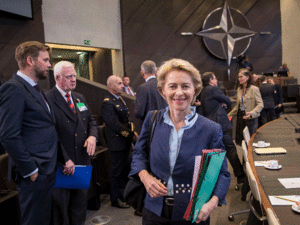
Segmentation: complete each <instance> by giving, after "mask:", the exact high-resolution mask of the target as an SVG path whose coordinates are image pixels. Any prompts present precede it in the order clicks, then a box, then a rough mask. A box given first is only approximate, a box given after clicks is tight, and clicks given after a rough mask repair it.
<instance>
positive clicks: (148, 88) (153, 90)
mask: <svg viewBox="0 0 300 225" xmlns="http://www.w3.org/2000/svg"><path fill="white" fill-rule="evenodd" d="M141 75H142V76H143V78H144V80H145V83H143V84H141V85H140V86H139V87H138V90H137V92H136V101H135V107H134V115H135V117H136V118H138V119H140V127H142V125H143V122H144V120H145V118H146V116H147V113H148V112H149V111H151V110H156V109H163V108H165V107H166V106H167V103H166V101H165V99H164V98H163V97H162V96H161V95H160V94H159V92H158V90H157V79H156V65H155V63H154V62H153V61H150V60H147V61H145V62H143V63H142V65H141Z"/></svg>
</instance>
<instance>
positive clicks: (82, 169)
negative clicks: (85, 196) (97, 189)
mask: <svg viewBox="0 0 300 225" xmlns="http://www.w3.org/2000/svg"><path fill="white" fill-rule="evenodd" d="M92 169H93V167H92V166H75V172H74V174H73V175H69V176H66V175H65V174H64V173H63V167H57V171H56V182H55V185H54V188H66V189H89V187H90V182H91V175H92Z"/></svg>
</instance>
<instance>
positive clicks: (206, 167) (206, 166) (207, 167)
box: [184, 149, 226, 222]
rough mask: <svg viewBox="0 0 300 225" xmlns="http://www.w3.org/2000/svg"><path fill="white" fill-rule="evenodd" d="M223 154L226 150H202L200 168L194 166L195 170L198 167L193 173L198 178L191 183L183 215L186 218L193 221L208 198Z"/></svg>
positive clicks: (215, 180) (216, 177)
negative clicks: (194, 182)
mask: <svg viewBox="0 0 300 225" xmlns="http://www.w3.org/2000/svg"><path fill="white" fill-rule="evenodd" d="M225 155H226V152H225V151H221V150H220V149H213V150H203V151H202V159H201V163H200V164H201V166H200V169H199V167H198V168H197V167H195V169H196V168H197V169H196V170H198V169H199V171H195V170H194V174H195V173H198V179H197V183H196V184H195V185H193V186H194V188H193V190H192V195H191V200H190V203H189V205H188V207H187V209H186V212H185V215H184V218H185V219H186V220H189V221H192V222H195V221H196V219H197V217H198V215H199V212H200V210H201V208H202V206H203V205H204V204H205V203H207V202H208V201H209V200H210V198H211V195H212V193H213V190H214V188H215V185H216V182H217V180H218V177H219V173H220V170H221V167H222V164H223V161H224V158H225ZM198 163H199V162H198Z"/></svg>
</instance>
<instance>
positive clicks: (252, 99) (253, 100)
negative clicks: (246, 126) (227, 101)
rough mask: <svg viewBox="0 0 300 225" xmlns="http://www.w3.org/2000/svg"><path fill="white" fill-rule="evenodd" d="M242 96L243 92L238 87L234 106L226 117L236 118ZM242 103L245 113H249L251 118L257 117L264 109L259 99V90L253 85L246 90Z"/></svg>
mask: <svg viewBox="0 0 300 225" xmlns="http://www.w3.org/2000/svg"><path fill="white" fill-rule="evenodd" d="M242 95H243V90H242V89H241V88H240V87H238V89H237V97H236V105H235V107H234V108H233V109H232V110H231V111H230V112H229V113H228V116H237V112H238V109H239V107H240V103H241V97H242ZM243 101H244V106H245V111H246V112H250V113H251V116H252V118H256V117H259V115H260V112H261V110H262V109H263V108H264V103H263V100H262V98H261V95H260V91H259V88H258V87H256V86H254V85H250V87H249V88H247V91H246V94H245V96H244V97H243Z"/></svg>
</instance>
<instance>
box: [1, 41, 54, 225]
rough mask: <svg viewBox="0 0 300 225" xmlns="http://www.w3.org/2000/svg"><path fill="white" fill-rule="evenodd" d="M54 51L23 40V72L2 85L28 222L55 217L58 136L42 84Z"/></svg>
mask: <svg viewBox="0 0 300 225" xmlns="http://www.w3.org/2000/svg"><path fill="white" fill-rule="evenodd" d="M48 51H49V47H48V46H46V45H44V44H42V43H39V42H35V41H29V42H25V43H22V44H20V45H19V46H18V47H17V48H16V52H15V58H16V60H17V62H18V65H19V71H18V72H17V74H15V75H13V77H12V78H11V79H10V80H9V81H8V82H6V83H5V84H4V85H3V86H2V87H1V89H0V140H1V144H2V145H3V147H4V149H5V151H6V152H7V153H8V154H9V157H10V162H11V163H12V167H13V172H14V174H13V175H14V178H15V182H16V186H17V189H18V192H19V202H20V209H21V223H22V224H30V225H31V224H48V223H49V221H50V217H51V202H52V189H53V186H54V184H55V172H56V170H55V166H56V159H57V146H58V138H57V133H56V129H55V118H54V115H53V109H52V108H51V105H50V103H49V102H48V100H47V98H46V96H45V95H44V93H43V92H42V91H41V90H40V89H39V86H37V81H38V80H42V79H46V78H47V77H48V71H49V69H50V68H51V64H50V57H49V52H48ZM10 169H11V168H9V170H10Z"/></svg>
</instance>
